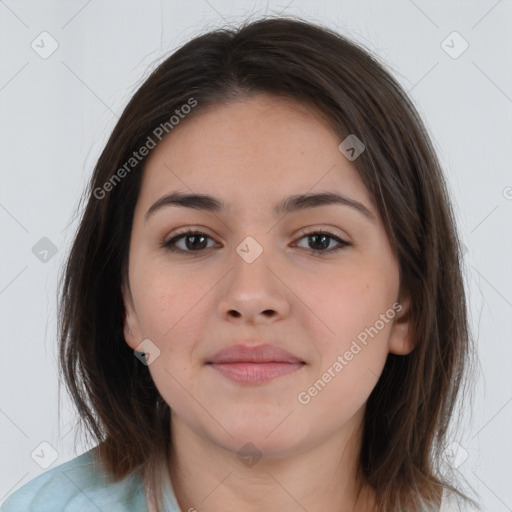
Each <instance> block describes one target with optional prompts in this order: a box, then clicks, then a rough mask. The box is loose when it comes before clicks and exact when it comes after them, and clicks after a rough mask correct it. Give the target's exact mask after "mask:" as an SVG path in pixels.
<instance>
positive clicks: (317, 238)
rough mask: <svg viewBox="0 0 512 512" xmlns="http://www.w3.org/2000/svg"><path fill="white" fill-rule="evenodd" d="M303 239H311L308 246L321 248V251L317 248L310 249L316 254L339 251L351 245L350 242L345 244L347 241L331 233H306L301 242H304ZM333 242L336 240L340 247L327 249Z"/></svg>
mask: <svg viewBox="0 0 512 512" xmlns="http://www.w3.org/2000/svg"><path fill="white" fill-rule="evenodd" d="M303 238H308V239H309V240H308V244H309V245H310V246H311V245H315V246H316V247H320V248H321V250H318V249H317V248H314V249H310V250H311V251H313V252H316V253H319V252H320V253H322V252H323V253H326V252H334V251H339V250H341V249H343V248H344V247H348V246H349V245H350V244H349V243H348V242H345V240H342V239H341V238H339V237H338V236H336V235H334V234H333V233H330V232H329V231H311V232H310V233H305V234H304V235H302V236H301V238H300V239H299V240H302V239H303ZM331 240H335V241H336V242H337V243H338V245H337V246H336V247H333V248H330V249H327V247H328V246H329V245H330V242H331ZM306 249H307V247H306ZM326 249H327V250H326Z"/></svg>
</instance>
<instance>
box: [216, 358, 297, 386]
mask: <svg viewBox="0 0 512 512" xmlns="http://www.w3.org/2000/svg"><path fill="white" fill-rule="evenodd" d="M210 366H211V367H212V368H213V369H214V370H217V371H218V372H220V373H221V374H222V375H223V376H224V377H226V378H227V379H229V380H232V381H234V382H238V383H241V384H261V383H263V382H268V381H270V380H272V379H275V378H277V377H282V376H283V375H288V374H290V373H293V372H296V371H297V370H300V368H302V367H303V366H304V363H217V364H214V363H210Z"/></svg>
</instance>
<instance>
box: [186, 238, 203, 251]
mask: <svg viewBox="0 0 512 512" xmlns="http://www.w3.org/2000/svg"><path fill="white" fill-rule="evenodd" d="M196 238H201V239H202V241H203V243H204V240H205V238H206V237H204V236H203V235H188V236H187V242H188V241H189V240H191V239H196ZM198 245H201V242H199V244H197V243H194V242H193V243H192V244H189V243H187V248H188V249H191V248H196V249H197V248H198ZM200 248H201V249H203V248H204V247H200Z"/></svg>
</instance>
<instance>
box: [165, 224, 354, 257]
mask: <svg viewBox="0 0 512 512" xmlns="http://www.w3.org/2000/svg"><path fill="white" fill-rule="evenodd" d="M191 235H204V236H206V237H207V238H210V239H211V240H213V239H212V238H211V237H210V236H208V235H207V234H206V233H202V232H201V231H194V230H192V229H189V230H187V231H184V232H182V233H178V234H177V235H175V236H173V237H172V238H170V239H169V240H167V241H164V242H163V243H162V244H161V247H162V248H165V249H166V250H168V251H170V252H173V253H201V252H204V251H206V250H207V249H212V247H209V248H207V249H199V250H197V251H190V250H183V249H177V248H176V247H175V244H176V242H178V241H179V240H181V239H182V238H185V237H187V236H191ZM312 235H324V236H327V237H328V238H332V239H333V240H335V241H336V242H338V243H339V245H338V247H335V248H333V249H326V250H315V249H305V250H306V251H309V252H311V253H313V254H315V255H318V256H323V255H324V254H332V253H335V252H338V251H341V250H342V249H344V248H345V247H349V246H350V245H352V244H350V243H348V242H346V241H345V240H342V239H341V238H339V237H338V236H336V235H334V234H333V233H331V232H329V231H325V230H315V231H309V232H307V233H303V234H302V235H301V236H300V238H299V240H301V239H302V238H306V237H308V236H312Z"/></svg>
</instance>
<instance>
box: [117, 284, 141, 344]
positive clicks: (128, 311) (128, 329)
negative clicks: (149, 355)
mask: <svg viewBox="0 0 512 512" xmlns="http://www.w3.org/2000/svg"><path fill="white" fill-rule="evenodd" d="M121 293H122V295H123V302H124V310H125V314H124V319H123V333H124V339H125V341H126V343H127V344H128V346H129V347H131V348H132V349H133V350H135V348H136V347H137V346H138V345H140V341H139V340H140V339H141V338H140V336H139V325H138V322H137V315H136V313H135V306H134V304H133V297H132V292H131V290H130V287H129V285H126V284H125V283H123V284H122V285H121Z"/></svg>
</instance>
